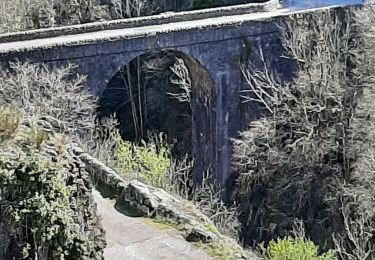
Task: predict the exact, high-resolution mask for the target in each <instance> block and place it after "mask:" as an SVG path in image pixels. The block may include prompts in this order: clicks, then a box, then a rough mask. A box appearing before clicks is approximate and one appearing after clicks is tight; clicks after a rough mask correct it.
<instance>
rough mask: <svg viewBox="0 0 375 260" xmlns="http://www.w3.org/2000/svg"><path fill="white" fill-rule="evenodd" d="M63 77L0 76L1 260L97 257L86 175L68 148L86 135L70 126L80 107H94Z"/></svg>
mask: <svg viewBox="0 0 375 260" xmlns="http://www.w3.org/2000/svg"><path fill="white" fill-rule="evenodd" d="M70 73H71V68H70V67H67V68H61V69H47V68H44V67H41V66H37V65H30V64H24V65H21V64H19V63H15V64H12V68H11V70H2V71H1V72H0V190H1V194H2V196H1V199H0V206H1V211H0V221H1V228H0V229H1V233H3V234H5V237H4V238H3V240H2V242H4V241H7V242H6V244H5V245H4V246H5V248H4V250H5V251H6V253H7V256H6V257H7V258H9V259H10V258H12V257H15V258H16V259H102V257H103V255H102V254H103V248H104V247H105V240H104V232H103V230H102V228H101V226H100V223H99V220H98V218H97V216H96V207H95V204H94V202H93V200H92V197H91V196H92V194H91V189H92V184H91V181H90V178H89V174H88V173H87V172H86V170H85V165H84V164H83V163H82V162H81V160H80V159H79V158H78V157H76V156H75V155H74V154H73V151H72V150H71V149H70V147H69V143H70V142H71V141H72V138H74V139H78V137H79V136H80V135H82V134H84V133H85V132H87V128H86V129H85V128H84V127H83V126H82V127H83V128H77V127H80V124H78V125H76V123H78V122H77V121H76V120H80V119H79V117H80V116H83V117H85V116H88V113H89V112H88V113H85V112H84V110H85V109H86V108H87V107H86V108H85V105H87V104H89V105H90V107H91V108H95V107H92V106H91V101H88V100H86V101H88V102H87V103H85V98H84V97H85V92H84V91H81V87H82V85H81V84H82V80H81V78H80V77H77V78H73V77H72V75H71V74H70ZM68 78H70V79H68ZM78 90H80V91H79V92H80V93H77V92H76V91H78ZM86 95H87V94H86ZM86 97H87V96H86ZM77 102H82V103H81V106H77ZM81 112H82V113H81ZM86 112H87V111H86ZM81 119H82V120H83V121H82V122H84V120H85V119H83V118H81ZM86 120H88V119H86ZM88 127H89V126H88ZM68 135H69V136H68Z"/></svg>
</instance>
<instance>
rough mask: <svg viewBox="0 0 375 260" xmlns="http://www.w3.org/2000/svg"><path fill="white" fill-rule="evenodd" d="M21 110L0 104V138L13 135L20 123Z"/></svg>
mask: <svg viewBox="0 0 375 260" xmlns="http://www.w3.org/2000/svg"><path fill="white" fill-rule="evenodd" d="M21 117H22V114H21V111H19V110H18V109H16V108H14V107H11V106H0V140H3V139H6V138H9V137H11V136H12V135H14V134H15V133H16V131H17V129H18V127H19V126H20V123H21Z"/></svg>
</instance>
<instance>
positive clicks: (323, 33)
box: [233, 9, 374, 250]
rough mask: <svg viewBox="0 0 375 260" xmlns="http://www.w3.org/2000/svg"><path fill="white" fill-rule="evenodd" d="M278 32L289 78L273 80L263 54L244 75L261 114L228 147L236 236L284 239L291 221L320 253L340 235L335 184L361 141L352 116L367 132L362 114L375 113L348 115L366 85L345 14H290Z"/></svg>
mask: <svg viewBox="0 0 375 260" xmlns="http://www.w3.org/2000/svg"><path fill="white" fill-rule="evenodd" d="M283 28H284V32H283V36H284V37H283V41H284V47H285V49H286V50H287V55H288V57H290V58H291V59H293V60H294V61H295V68H296V71H295V74H294V78H293V80H292V81H291V82H289V83H286V82H283V81H282V80H281V79H279V78H278V77H277V75H276V73H275V72H274V71H273V70H271V69H270V60H269V59H267V57H266V56H265V54H264V53H263V52H260V53H258V54H259V59H258V61H259V60H260V61H261V66H259V64H257V65H258V66H257V65H255V64H254V65H252V66H250V67H248V68H247V69H244V71H243V72H244V76H245V78H246V80H247V83H248V89H247V90H246V91H245V92H246V94H248V96H247V98H248V99H247V100H248V101H255V102H257V103H258V104H260V105H261V107H262V108H263V111H262V115H261V116H260V118H259V119H257V120H254V121H253V122H251V123H250V125H249V129H248V130H246V131H243V132H242V133H241V134H240V137H239V138H238V139H236V140H234V145H233V147H234V156H233V166H234V167H233V169H234V172H235V174H236V176H237V182H236V185H237V186H236V195H237V198H238V200H239V203H240V207H241V208H242V209H243V212H244V215H243V223H246V224H244V225H245V227H244V237H245V241H246V242H247V243H248V244H250V245H254V244H256V243H259V242H261V241H265V242H268V241H270V240H273V239H276V238H277V237H286V236H288V235H289V233H290V229H291V225H292V223H293V221H294V219H296V218H298V219H302V220H303V221H304V223H305V225H306V228H307V230H308V231H309V234H308V235H309V237H310V238H311V239H312V241H314V243H316V244H319V245H320V246H321V247H322V248H323V249H324V250H326V249H328V248H332V247H333V241H332V233H334V232H338V233H341V232H342V230H343V229H344V223H343V222H342V216H341V214H340V208H341V207H342V205H341V203H340V200H341V199H342V197H343V194H342V190H343V184H344V183H345V182H347V181H348V180H349V179H351V178H352V177H354V176H355V174H354V172H353V171H354V169H355V165H356V163H357V162H358V158H359V157H360V156H361V154H362V152H363V151H364V150H362V151H361V149H357V148H358V147H359V146H361V145H359V144H363V143H364V142H367V141H366V139H365V138H357V137H356V138H354V136H353V131H357V130H358V129H356V127H355V126H356V125H357V124H355V123H354V122H355V120H359V121H361V122H362V124H360V125H361V127H360V128H359V129H361V130H363V131H364V132H368V133H369V132H371V128H369V125H368V123H367V121H368V119H366V118H371V117H372V116H373V115H369V114H367V115H368V116H370V117H362V116H359V115H358V114H356V112H355V111H357V108H358V104H361V103H363V102H364V98H366V95H363V93H364V91H365V89H367V90H369V89H373V86H371V84H368V82H372V79H371V78H372V74H371V73H369V70H370V67H367V66H368V64H372V63H369V62H368V61H367V58H368V57H367V55H366V53H365V52H364V49H363V47H364V45H363V44H362V43H363V38H362V35H361V34H359V33H360V26H359V25H358V24H357V23H356V20H355V19H354V15H353V10H351V9H338V10H331V11H324V12H319V13H309V14H299V15H294V16H292V17H291V18H290V20H288V21H287V22H286V24H284V25H283ZM253 59H255V60H256V58H255V57H254V58H253ZM372 103H373V102H372ZM370 111H371V110H370ZM354 140H357V141H358V143H357V144H353V141H354ZM369 143H371V142H369ZM360 174H364V172H361V173H360ZM366 174H369V175H370V176H372V175H373V174H374V173H373V172H369V173H366Z"/></svg>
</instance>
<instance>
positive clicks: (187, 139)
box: [99, 50, 215, 181]
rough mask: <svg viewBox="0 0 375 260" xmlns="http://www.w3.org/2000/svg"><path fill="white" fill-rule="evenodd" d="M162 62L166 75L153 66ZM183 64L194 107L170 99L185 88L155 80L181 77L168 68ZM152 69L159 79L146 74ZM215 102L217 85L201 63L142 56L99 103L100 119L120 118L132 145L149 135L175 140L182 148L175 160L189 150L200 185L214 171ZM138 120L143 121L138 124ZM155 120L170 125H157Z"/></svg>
mask: <svg viewBox="0 0 375 260" xmlns="http://www.w3.org/2000/svg"><path fill="white" fill-rule="evenodd" d="M158 59H166V61H165V63H163V64H162V65H163V66H164V67H162V68H161V70H158V69H159V68H155V67H152V65H153V64H152V62H155V60H158ZM180 62H182V63H183V65H184V67H185V68H186V69H187V73H188V75H189V78H190V85H191V95H190V97H191V98H190V102H189V103H184V102H181V101H178V100H177V99H176V96H175V95H171V94H170V93H172V94H177V93H182V92H179V91H180V90H181V85H178V84H175V83H172V81H170V82H169V83H165V84H164V85H163V84H159V85H156V84H155V79H154V78H153V77H155V75H156V77H157V76H158V77H161V80H170V76H173V77H176V75H175V74H173V72H172V71H171V70H170V69H169V68H171V67H173V66H175V65H176V64H177V65H178V63H180ZM150 63H151V65H150ZM150 66H151V69H153V70H154V71H152V72H153V73H154V74H152V73H151V74H149V73H148V72H149V71H148V72H146V71H145V70H147V69H148V70H150ZM145 68H146V69H145ZM167 70H169V71H167ZM171 73H172V74H173V75H171ZM178 79H179V78H178V77H177V79H175V80H178ZM153 80H154V81H153ZM159 80H160V78H159ZM156 82H157V79H156ZM174 82H176V81H174ZM129 86H130V87H129ZM160 92H161V93H160ZM214 96H215V95H214V83H213V81H212V79H211V77H210V75H209V73H208V71H207V70H206V68H205V67H204V66H203V65H202V64H201V63H200V62H199V61H198V60H196V59H195V58H193V57H191V56H189V55H187V54H185V53H183V52H181V51H175V50H161V51H152V52H146V53H143V54H141V55H139V56H137V57H136V58H134V59H133V60H131V61H130V62H129V63H128V64H125V65H124V66H123V67H122V68H120V69H119V70H118V71H117V73H116V74H115V75H114V76H113V78H112V79H111V80H110V81H109V82H108V84H107V86H106V88H105V89H104V91H103V93H102V95H101V97H100V108H99V114H100V115H101V116H104V117H106V116H108V115H110V114H112V113H114V112H115V113H116V114H117V117H118V119H119V121H120V124H121V131H122V136H123V138H125V139H128V140H132V141H138V140H139V138H140V137H141V138H144V137H145V134H146V132H147V130H159V131H160V132H167V134H168V135H169V137H170V140H169V141H172V139H176V140H177V142H181V143H179V144H176V145H175V147H177V148H178V149H176V154H177V155H176V156H181V155H182V154H181V151H182V152H184V151H183V148H184V147H185V148H187V150H189V151H185V152H188V153H189V154H191V156H192V157H193V158H194V161H195V167H194V176H195V178H196V180H198V181H199V180H200V179H201V174H202V173H203V172H204V171H205V170H207V169H208V168H210V167H211V165H213V163H212V162H213V158H214V151H213V150H214V143H215V140H214V139H215V138H214V137H215V129H214V128H215V122H214V120H215V116H214V109H213V107H214V102H215V100H214ZM161 103H164V105H165V106H164V105H163V104H161ZM153 104H154V105H155V107H153ZM134 114H136V115H137V116H136V118H138V119H135V118H134ZM186 118H189V119H188V120H186ZM154 119H155V121H158V120H159V121H163V120H166V122H153V120H154ZM168 120H169V121H168ZM158 127H159V129H158ZM147 128H152V129H147ZM131 129H133V130H134V131H132V130H131Z"/></svg>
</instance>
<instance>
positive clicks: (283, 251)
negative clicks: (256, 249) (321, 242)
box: [265, 236, 335, 260]
mask: <svg viewBox="0 0 375 260" xmlns="http://www.w3.org/2000/svg"><path fill="white" fill-rule="evenodd" d="M265 256H266V257H267V259H270V260H291V259H293V260H334V259H335V258H334V255H333V253H332V251H329V252H328V253H324V254H322V255H319V254H318V247H317V246H316V245H315V244H314V243H313V242H311V241H305V240H304V239H303V238H300V237H297V238H292V237H290V236H288V237H285V238H283V239H277V241H271V242H270V244H269V245H268V247H267V248H266V250H265Z"/></svg>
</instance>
